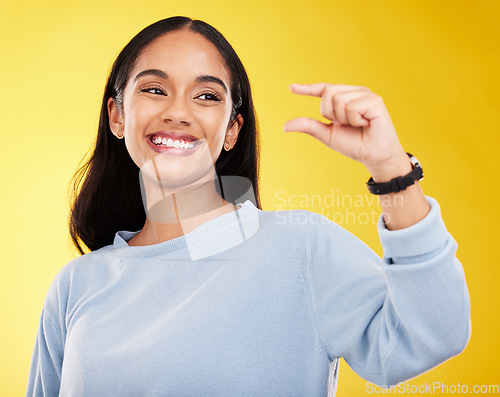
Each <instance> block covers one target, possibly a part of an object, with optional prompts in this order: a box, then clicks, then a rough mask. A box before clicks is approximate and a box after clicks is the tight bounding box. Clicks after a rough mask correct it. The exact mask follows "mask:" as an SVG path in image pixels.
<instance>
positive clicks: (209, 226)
mask: <svg viewBox="0 0 500 397" xmlns="http://www.w3.org/2000/svg"><path fill="white" fill-rule="evenodd" d="M237 207H238V209H237V210H236V211H232V212H229V213H226V214H223V215H220V216H218V217H215V218H213V219H211V220H209V221H207V222H205V223H204V224H202V225H200V226H198V227H197V228H196V229H194V230H192V231H191V232H189V233H187V234H185V235H183V236H180V237H177V238H174V239H172V240H168V241H165V242H163V243H159V244H153V245H147V246H129V245H128V243H127V242H128V241H129V240H130V239H131V238H132V237H133V236H135V235H136V234H137V233H139V231H136V232H131V231H119V232H117V233H116V235H115V239H114V242H113V245H112V246H111V247H110V248H111V249H112V250H113V251H114V252H115V253H116V254H118V255H121V256H129V257H143V258H144V257H152V256H158V255H164V254H168V253H171V252H174V251H177V250H180V249H185V250H187V251H188V254H189V257H190V258H191V260H198V259H202V258H206V257H208V256H212V255H215V254H218V253H220V252H223V251H226V250H228V249H230V248H233V247H235V246H237V245H239V244H241V243H243V242H245V241H246V240H248V239H249V238H250V237H251V236H252V235H253V234H255V232H256V231H257V229H258V227H259V220H258V212H259V211H260V210H259V209H258V208H257V207H256V206H255V205H254V204H253V203H252V201H250V200H247V201H245V202H244V203H242V204H238V205H237Z"/></svg>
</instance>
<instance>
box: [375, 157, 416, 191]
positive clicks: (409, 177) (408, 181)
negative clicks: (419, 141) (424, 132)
mask: <svg viewBox="0 0 500 397" xmlns="http://www.w3.org/2000/svg"><path fill="white" fill-rule="evenodd" d="M406 154H407V155H408V157H410V161H411V164H412V166H413V169H412V170H411V171H410V173H409V174H406V175H405V176H399V177H397V178H394V179H391V180H390V181H389V182H382V183H377V182H374V181H373V178H370V179H369V180H368V182H367V183H366V185H367V186H368V190H369V191H370V193H373V194H387V193H397V192H400V191H401V190H405V189H406V188H407V187H408V186H411V185H413V184H414V183H415V181H421V180H422V179H424V170H422V167H421V166H420V163H419V162H418V160H417V158H416V157H415V156H413V155H412V154H410V153H406Z"/></svg>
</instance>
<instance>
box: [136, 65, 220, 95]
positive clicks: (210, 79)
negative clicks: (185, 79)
mask: <svg viewBox="0 0 500 397" xmlns="http://www.w3.org/2000/svg"><path fill="white" fill-rule="evenodd" d="M143 76H157V77H161V78H162V79H168V74H166V73H165V72H164V71H162V70H160V69H146V70H143V71H142V72H139V73H137V75H136V76H135V77H134V83H135V82H136V81H137V80H139V79H140V78H141V77H143ZM195 81H196V82H197V83H215V84H218V85H220V86H221V87H222V88H224V91H225V92H226V94H227V86H226V84H224V82H223V81H222V80H221V79H219V78H218V77H215V76H210V75H207V74H205V75H203V76H198V77H197V78H196V80H195Z"/></svg>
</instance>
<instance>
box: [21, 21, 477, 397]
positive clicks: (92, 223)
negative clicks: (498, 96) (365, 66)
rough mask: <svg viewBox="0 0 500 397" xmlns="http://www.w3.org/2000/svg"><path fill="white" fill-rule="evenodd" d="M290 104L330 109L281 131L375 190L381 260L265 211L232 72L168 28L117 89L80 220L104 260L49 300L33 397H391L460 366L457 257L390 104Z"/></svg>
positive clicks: (204, 30)
mask: <svg viewBox="0 0 500 397" xmlns="http://www.w3.org/2000/svg"><path fill="white" fill-rule="evenodd" d="M291 90H292V91H293V92H295V93H297V94H301V95H313V96H318V97H321V108H322V114H323V116H325V117H326V118H328V119H330V120H331V121H332V123H331V124H323V123H321V122H319V121H316V120H311V119H304V118H300V119H295V120H291V121H289V122H288V123H286V124H285V127H284V129H285V130H286V131H292V130H293V131H302V132H305V133H309V134H310V135H312V136H314V137H316V138H318V139H319V140H321V141H322V142H323V143H325V144H326V145H328V146H329V147H331V148H332V149H334V150H336V151H338V152H340V153H342V154H345V155H347V156H349V157H351V158H353V159H355V160H358V161H360V162H362V163H363V164H364V165H365V166H366V167H367V168H368V170H369V171H370V173H371V175H372V180H371V181H370V183H369V187H370V189H371V191H372V192H374V193H375V194H379V195H380V197H381V200H380V201H381V205H382V208H383V217H381V219H380V220H379V223H378V230H379V234H380V237H381V241H382V245H383V248H384V258H383V260H382V261H381V260H380V258H378V257H377V256H376V255H375V254H374V253H373V251H371V250H370V249H369V248H368V247H367V246H365V245H364V244H363V243H362V242H360V241H359V240H358V239H356V238H355V237H353V236H352V235H351V234H349V233H348V232H346V231H345V230H343V229H342V228H340V227H339V226H337V225H335V224H334V223H333V222H331V221H329V220H328V219H327V218H325V217H323V216H321V215H319V214H314V213H311V212H308V211H299V210H297V211H277V212H275V211H262V210H261V209H260V204H259V190H258V181H257V175H258V167H257V164H258V154H257V153H258V144H257V132H256V122H255V116H254V109H253V103H252V97H251V92H250V85H249V83H248V78H247V75H246V73H245V70H244V68H243V66H242V65H241V62H240V60H239V59H238V57H237V55H236V54H235V53H234V51H233V49H232V48H231V46H230V45H229V44H228V43H227V41H226V40H225V39H224V38H223V37H222V35H221V34H220V33H219V32H217V31H216V30H215V29H214V28H212V27H211V26H209V25H207V24H205V23H204V22H201V21H192V20H190V19H188V18H184V17H175V18H169V19H165V20H162V21H159V22H157V23H155V24H153V25H151V26H149V27H147V28H145V29H144V30H143V31H141V32H140V33H139V34H138V35H137V36H136V37H134V38H133V39H132V40H131V42H130V43H129V44H128V45H127V46H126V47H125V48H124V49H123V51H122V52H121V53H120V54H119V56H118V57H117V60H116V61H115V63H114V65H113V68H112V70H111V73H110V76H109V79H108V83H107V86H106V89H105V93H104V98H103V103H102V110H101V119H100V124H99V133H98V138H97V143H96V147H95V150H94V153H93V155H92V157H91V159H90V161H89V162H88V164H87V165H86V166H85V167H84V168H83V170H82V172H81V176H82V178H83V183H82V185H81V189H80V190H79V191H78V190H76V191H77V196H76V199H75V203H74V206H73V208H72V215H71V235H72V237H73V240H74V242H75V244H76V245H77V247H78V248H79V249H80V251H81V252H82V253H83V252H84V247H83V245H86V246H87V247H88V248H89V249H90V250H91V251H92V252H90V253H88V254H86V255H83V256H81V257H79V258H77V259H75V260H74V261H72V262H71V263H69V264H68V265H67V266H65V267H64V269H62V270H61V272H60V273H59V274H58V276H57V277H56V279H55V280H54V282H53V284H52V286H51V288H50V290H49V293H48V295H47V299H46V302H45V305H44V308H43V311H42V316H41V321H40V328H39V330H38V335H37V340H36V345H35V350H34V354H33V361H32V366H31V371H30V376H29V382H28V390H27V395H57V394H60V395H92V396H94V395H120V396H138V395H152V396H153V395H154V396H160V395H161V396H164V395H171V396H181V395H185V396H192V395H217V396H236V395H237V396H243V395H249V396H292V395H297V396H320V395H325V394H326V391H327V383H328V382H327V380H328V374H329V367H333V368H335V364H336V363H337V360H338V358H340V357H344V359H345V360H346V361H347V362H348V364H349V365H350V366H351V367H352V368H353V369H354V370H355V371H356V372H357V373H358V374H359V375H360V376H362V377H363V378H365V379H367V380H369V381H371V382H374V383H377V384H379V385H384V386H390V385H394V384H396V383H398V382H401V381H404V380H406V379H409V378H411V377H414V376H417V375H418V374H420V373H422V372H424V371H426V370H428V369H430V368H432V367H434V366H436V365H438V364H439V363H441V362H442V361H444V360H446V359H447V358H449V357H451V356H453V355H456V354H458V353H459V352H460V351H462V350H463V349H464V347H465V345H466V343H467V341H468V337H469V299H468V293H467V287H466V284H465V280H464V275H463V269H462V267H461V265H460V263H459V262H458V260H457V259H456V258H455V251H456V243H455V241H454V240H453V238H452V237H451V236H450V235H449V233H448V232H447V231H446V229H445V227H444V225H443V223H442V220H441V217H440V212H439V206H438V204H437V202H436V201H435V200H433V199H431V198H426V197H425V196H424V195H423V193H422V190H421V189H420V187H419V185H418V180H419V179H420V177H421V176H422V172H421V168H420V166H419V165H418V163H417V162H416V161H415V159H414V158H413V157H411V156H410V157H411V158H409V156H408V155H407V154H406V153H405V152H404V151H403V149H402V147H401V145H400V143H399V140H398V138H397V135H396V132H395V130H394V127H393V125H392V122H391V120H390V117H389V114H388V112H387V110H386V108H385V106H384V103H383V101H382V100H381V99H380V98H379V97H378V96H377V95H375V94H373V93H372V92H371V91H370V90H368V89H367V88H364V87H352V86H342V85H329V84H310V85H292V86H291ZM398 177H402V178H398ZM394 178H397V179H394ZM393 179H394V180H393ZM146 214H147V216H146ZM304 216H305V218H306V219H307V222H304ZM298 219H300V220H301V221H300V222H297V220H298ZM137 230H139V231H138V232H136V231H137ZM335 380H336V372H333V376H332V378H331V381H332V384H335Z"/></svg>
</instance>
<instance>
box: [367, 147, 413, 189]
mask: <svg viewBox="0 0 500 397" xmlns="http://www.w3.org/2000/svg"><path fill="white" fill-rule="evenodd" d="M366 167H367V168H368V171H369V172H370V175H371V177H372V179H373V181H374V182H377V183H384V182H389V181H390V180H392V179H394V178H398V177H400V176H403V175H406V174H408V173H409V172H411V170H412V169H413V166H412V163H411V161H410V159H409V157H408V155H407V154H406V153H405V152H403V154H402V155H400V156H398V157H397V158H395V159H393V160H391V161H387V162H384V163H382V164H377V165H374V166H366Z"/></svg>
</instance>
